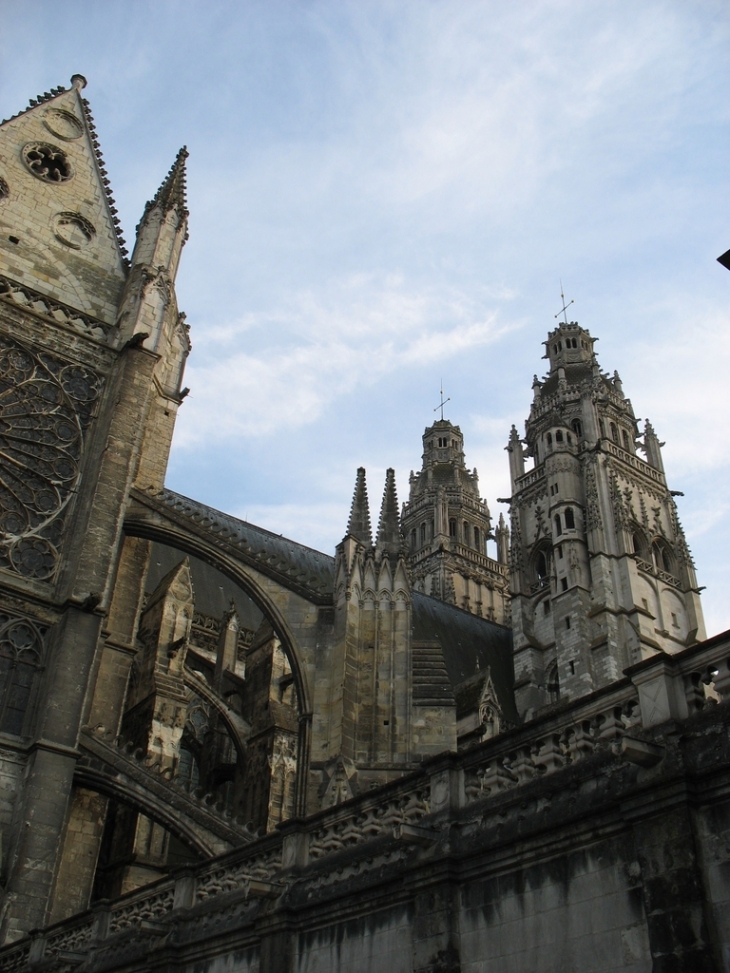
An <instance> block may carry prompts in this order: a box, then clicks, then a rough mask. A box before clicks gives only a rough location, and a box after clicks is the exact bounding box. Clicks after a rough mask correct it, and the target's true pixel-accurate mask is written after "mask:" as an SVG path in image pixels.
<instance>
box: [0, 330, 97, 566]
mask: <svg viewBox="0 0 730 973" xmlns="http://www.w3.org/2000/svg"><path fill="white" fill-rule="evenodd" d="M100 386H101V380H100V379H99V377H98V375H96V374H95V373H94V372H92V371H91V370H90V369H87V368H83V367H81V366H80V365H68V364H66V363H65V362H63V361H61V360H60V359H58V358H55V357H54V356H51V355H47V354H38V355H36V354H33V353H32V352H30V351H29V350H27V349H26V348H24V347H23V346H22V345H20V344H19V343H18V342H16V341H13V340H12V339H9V338H0V457H2V462H1V463H0V567H4V568H6V569H10V570H12V571H17V572H18V573H19V574H22V575H24V576H25V577H28V578H33V579H35V580H39V581H50V580H51V579H52V578H53V575H54V573H55V570H56V566H57V562H58V548H59V544H60V540H61V535H62V531H63V527H64V518H65V514H66V510H67V508H68V505H69V503H70V502H71V499H72V497H73V495H74V489H75V487H76V483H77V481H78V478H79V462H80V459H81V448H82V443H83V436H84V432H85V430H86V428H87V427H88V425H89V423H90V422H91V418H92V413H93V409H94V406H95V403H96V400H97V398H98V395H99V390H100Z"/></svg>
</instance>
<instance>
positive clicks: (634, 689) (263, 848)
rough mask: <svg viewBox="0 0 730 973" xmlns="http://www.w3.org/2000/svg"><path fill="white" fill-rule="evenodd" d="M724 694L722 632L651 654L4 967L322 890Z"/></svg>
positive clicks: (33, 945)
mask: <svg viewBox="0 0 730 973" xmlns="http://www.w3.org/2000/svg"><path fill="white" fill-rule="evenodd" d="M729 696H730V638H728V634H727V633H725V634H724V635H720V636H717V637H716V638H714V639H710V640H708V641H706V642H703V643H700V644H698V645H696V646H693V647H691V648H689V649H686V650H684V651H683V652H681V653H679V654H677V655H674V656H669V655H655V656H653V657H651V658H648V659H645V660H643V661H642V662H639V663H637V664H636V665H634V666H632V667H630V668H629V669H627V670H626V673H625V676H624V678H623V679H621V680H620V681H618V682H616V683H614V684H613V685H611V686H608V687H606V688H604V689H602V690H599V691H598V692H596V693H593V694H591V695H590V696H587V697H585V698H583V699H579V700H576V701H575V702H572V703H571V702H569V701H566V702H560V703H557V704H555V705H554V706H553V707H551V708H550V709H548V710H546V711H544V712H543V713H542V714H541V715H540V716H539V717H538V718H536V719H534V720H531V721H530V722H529V723H526V724H524V725H523V726H521V727H517V728H515V729H513V730H510V731H509V732H508V733H505V734H502V735H500V736H497V737H495V738H493V739H492V740H488V741H486V742H484V743H482V744H479V745H478V746H476V747H474V748H473V749H471V750H468V751H465V752H464V753H460V754H454V753H444V754H440V755H438V756H436V757H433V758H431V759H429V760H427V761H425V762H424V763H423V765H422V766H421V768H420V769H419V770H418V771H416V772H414V773H412V774H410V775H408V776H407V777H404V778H402V779H400V780H396V781H393V782H391V783H390V784H388V785H386V786H385V787H382V788H379V789H378V790H377V791H373V792H368V793H366V794H363V795H360V796H359V797H356V798H354V799H352V800H350V801H347V802H346V803H344V804H339V805H336V806H335V807H332V808H327V809H325V810H323V811H320V812H319V813H317V814H315V815H312V816H311V817H309V818H307V819H305V820H291V821H287V822H285V823H284V824H283V825H281V826H280V827H279V828H278V829H277V831H276V832H274V833H273V834H269V835H266V836H263V837H261V838H259V839H257V840H255V841H253V842H251V844H248V845H246V846H244V847H241V848H236V849H234V850H233V851H231V852H228V853H227V854H225V855H222V856H219V857H218V858H215V859H212V860H207V861H205V862H203V863H201V864H199V865H191V866H186V867H185V868H183V869H181V870H179V871H178V872H176V873H175V875H174V876H173V877H169V878H165V879H161V880H160V881H158V882H155V883H153V884H151V885H147V886H145V887H143V888H141V889H139V890H137V891H135V892H132V893H129V894H127V895H125V896H122V897H121V898H119V899H118V900H116V901H114V902H100V903H98V904H97V905H95V906H94V907H93V908H92V909H91V910H89V911H87V912H85V913H82V914H80V915H78V916H74V917H72V918H70V919H67V920H65V921H63V922H60V923H56V924H55V925H53V926H51V927H49V928H47V929H46V930H44V931H40V932H34V933H32V934H31V936H30V937H27V938H25V939H23V940H20V941H19V942H17V943H15V944H12V945H10V946H6V947H5V948H3V949H1V950H0V969H2V970H3V971H8V973H11V971H12V973H15V971H20V970H25V969H30V968H33V966H38V965H39V964H44V963H46V962H48V961H49V960H51V958H52V957H56V958H57V959H58V960H63V961H67V962H71V961H74V960H75V961H80V959H81V958H82V957H83V955H84V954H85V952H86V951H87V950H88V949H90V948H92V947H94V946H98V945H99V944H100V943H102V942H106V941H107V940H109V939H110V938H111V937H114V936H118V935H121V934H123V933H125V932H128V931H129V930H132V929H135V928H139V929H140V930H148V931H152V932H154V931H160V932H164V931H165V929H166V928H167V926H166V924H167V923H170V922H172V921H173V919H179V918H182V917H183V916H185V915H186V914H187V912H185V911H184V910H192V909H196V908H198V907H203V905H205V907H206V908H207V907H209V904H210V903H211V900H213V899H215V898H216V897H218V896H225V895H229V894H232V893H239V895H241V894H242V895H243V896H244V897H245V898H247V899H248V898H249V897H255V898H256V897H258V898H270V899H276V898H279V897H280V896H281V895H282V894H283V893H285V892H286V890H287V889H288V888H289V887H290V886H291V884H292V883H293V882H296V881H298V880H299V879H301V878H302V877H306V876H307V875H308V873H309V872H310V871H312V869H314V870H315V871H316V876H315V878H316V882H319V883H320V884H322V883H327V884H330V883H332V882H336V881H339V880H341V879H342V877H343V876H346V875H347V874H349V873H350V872H352V870H353V868H355V869H357V868H361V867H365V866H364V865H361V864H359V863H358V862H359V858H362V860H363V862H365V863H366V862H367V861H369V860H370V859H371V858H373V855H374V851H373V849H374V848H377V847H379V846H377V845H375V842H380V844H382V845H383V849H382V851H383V854H384V855H385V856H386V857H388V856H390V858H393V856H396V857H398V856H399V855H400V856H401V857H402V854H403V851H402V849H403V848H407V847H408V846H410V847H413V846H418V845H421V846H424V845H429V844H433V843H435V842H437V841H439V840H440V839H441V837H442V836H444V835H447V834H448V831H449V828H450V825H451V822H452V820H453V817H454V815H458V814H459V813H460V812H461V811H462V809H468V808H469V807H470V806H471V805H474V804H475V803H476V802H481V804H480V810H479V813H480V814H483V817H482V820H487V817H488V816H489V807H490V802H493V801H495V800H496V801H499V800H500V799H501V798H502V796H503V795H504V794H505V793H506V792H509V791H515V792H517V791H518V790H519V788H521V787H525V786H529V785H530V784H531V782H533V781H535V780H537V779H539V778H545V777H548V776H550V775H553V774H558V773H560V772H561V771H563V770H564V769H566V768H568V767H571V766H575V765H577V764H580V763H581V762H582V761H585V760H587V759H588V758H591V757H592V756H594V755H596V754H601V753H603V754H605V755H613V756H614V757H615V758H618V759H625V760H627V761H629V762H631V763H636V764H639V765H640V766H651V765H652V764H653V763H655V762H657V761H658V760H660V759H661V747H658V746H657V745H656V743H653V742H652V741H651V740H648V739H644V738H643V737H646V733H645V731H647V730H650V729H651V728H652V727H655V726H658V725H660V724H663V723H666V722H667V721H669V720H675V721H682V720H685V719H688V718H689V717H691V716H693V715H695V714H697V713H698V712H700V711H702V710H704V709H706V708H707V707H709V706H714V705H717V704H718V703H721V702H723V701H724V700H726V699H727V698H728V697H729ZM495 813H498V805H497V806H496V810H495ZM484 815H486V816H487V817H484ZM399 849H400V850H399ZM346 850H347V851H348V852H349V855H348V856H347V858H346V865H345V866H343V862H344V861H345V856H343V855H342V854H339V853H341V852H343V851H346ZM353 853H354V854H353ZM355 859H357V861H355ZM328 861H330V862H331V865H330V866H329V868H328V865H327V863H328ZM353 862H354V864H353ZM348 870H349V871H348ZM330 873H331V874H330Z"/></svg>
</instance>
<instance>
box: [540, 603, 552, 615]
mask: <svg viewBox="0 0 730 973" xmlns="http://www.w3.org/2000/svg"><path fill="white" fill-rule="evenodd" d="M542 613H543V615H549V614H550V601H549V599H546V600H545V601H544V602H543V603H542Z"/></svg>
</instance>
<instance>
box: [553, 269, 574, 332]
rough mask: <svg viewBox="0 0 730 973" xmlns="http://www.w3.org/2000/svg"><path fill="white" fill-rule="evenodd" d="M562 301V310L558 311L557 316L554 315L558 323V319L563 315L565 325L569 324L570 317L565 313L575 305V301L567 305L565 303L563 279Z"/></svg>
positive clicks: (561, 285)
mask: <svg viewBox="0 0 730 973" xmlns="http://www.w3.org/2000/svg"><path fill="white" fill-rule="evenodd" d="M560 299H561V300H562V302H563V306H562V307H561V308H560V310H559V311H558V313H557V314H554V315H553V317H554V318H555V320H556V321H557V319H558V318H559V317H560V315H561V314H562V315H563V318H564V320H565V323H566V324H567V323H568V315H567V314H566V313H565V312H566V311H567V310H568V308H569V307H570V305H571V304H575V301H573V300H570V301H568V303H567V304H566V303H565V294H563V281H562V279H561V281H560Z"/></svg>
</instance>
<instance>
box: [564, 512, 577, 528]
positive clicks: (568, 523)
mask: <svg viewBox="0 0 730 973" xmlns="http://www.w3.org/2000/svg"><path fill="white" fill-rule="evenodd" d="M565 529H566V530H575V516H574V514H573V508H572V507H566V508H565Z"/></svg>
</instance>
